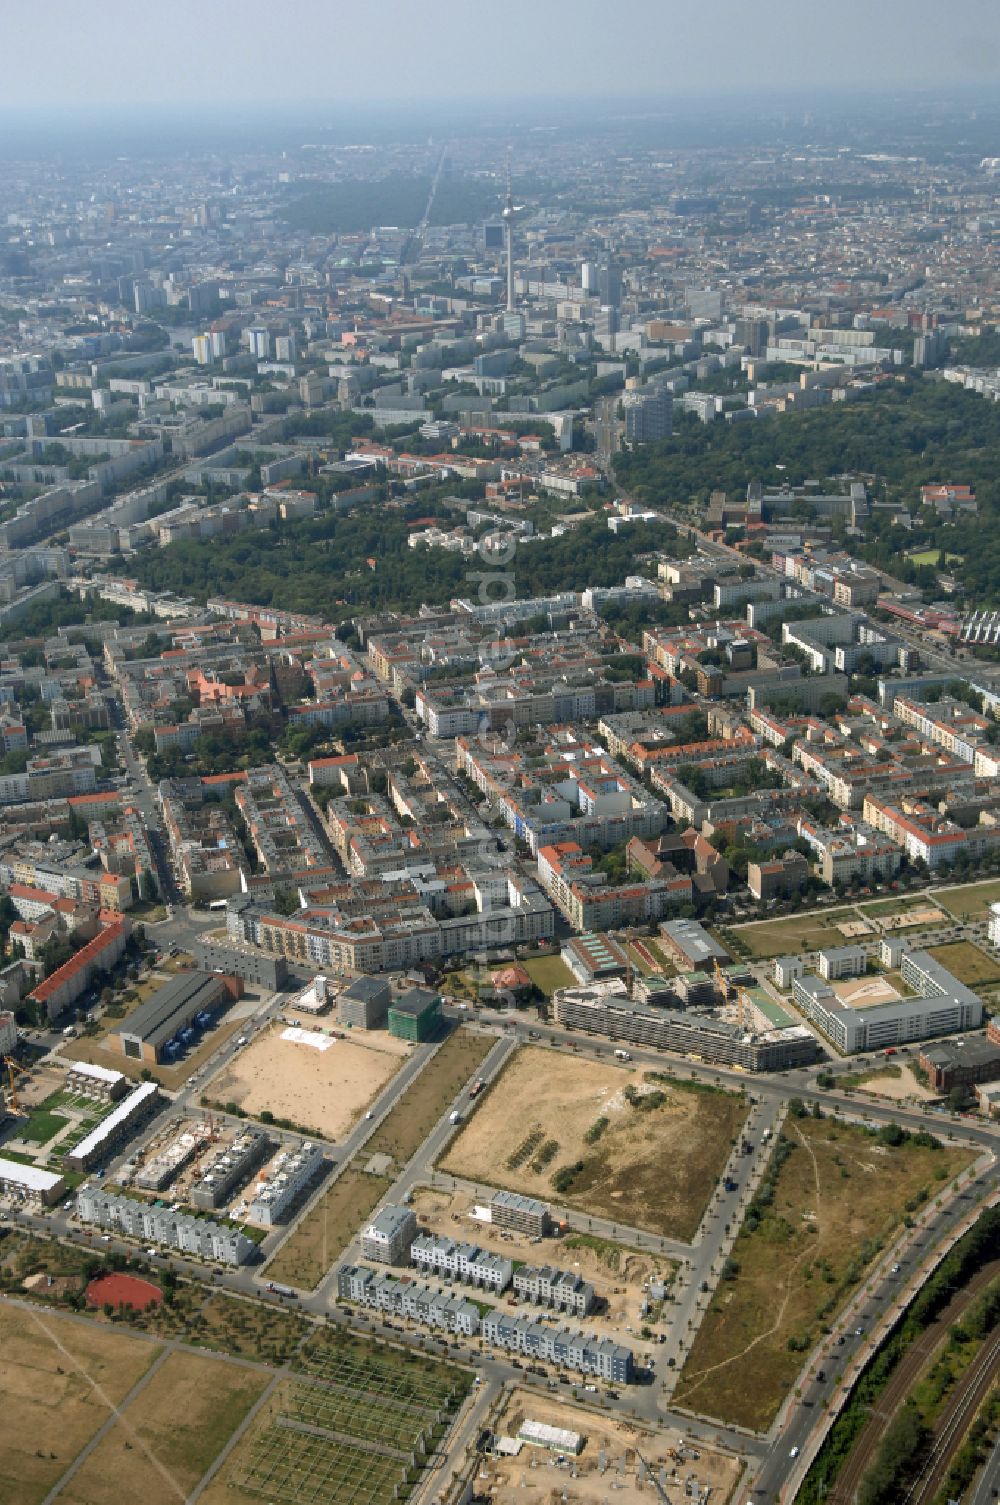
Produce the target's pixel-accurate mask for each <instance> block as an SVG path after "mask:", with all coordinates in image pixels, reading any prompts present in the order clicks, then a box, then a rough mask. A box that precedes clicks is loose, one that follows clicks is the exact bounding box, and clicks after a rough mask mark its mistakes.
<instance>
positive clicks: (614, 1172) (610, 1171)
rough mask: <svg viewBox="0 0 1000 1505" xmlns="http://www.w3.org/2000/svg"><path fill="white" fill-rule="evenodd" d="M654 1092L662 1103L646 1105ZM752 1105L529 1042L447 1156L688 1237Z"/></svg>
mask: <svg viewBox="0 0 1000 1505" xmlns="http://www.w3.org/2000/svg"><path fill="white" fill-rule="evenodd" d="M651 1092H656V1093H657V1094H658V1098H653V1099H652V1102H653V1103H654V1104H656V1106H649V1107H646V1106H643V1102H644V1099H645V1098H646V1097H647V1096H648V1094H649V1093H651ZM633 1094H634V1101H630V1096H632V1095H633ZM745 1116H746V1107H745V1105H744V1102H743V1100H742V1098H741V1097H738V1096H736V1095H734V1094H732V1093H725V1092H713V1091H706V1092H699V1091H693V1090H688V1089H687V1088H685V1087H682V1086H680V1085H677V1084H668V1083H659V1082H657V1083H646V1082H645V1081H644V1079H643V1073H642V1071H641V1070H639V1069H631V1070H630V1069H625V1068H621V1067H617V1066H611V1065H603V1064H602V1063H601V1062H599V1061H589V1060H580V1059H576V1058H575V1057H572V1056H564V1055H562V1054H559V1055H556V1054H555V1053H554V1052H552V1051H549V1050H544V1049H539V1048H532V1047H528V1048H527V1049H525V1050H521V1051H519V1052H518V1054H517V1055H516V1056H515V1057H514V1058H513V1060H512V1061H511V1063H510V1065H509V1066H508V1067H507V1069H506V1070H505V1071H504V1073H503V1074H502V1076H501V1077H500V1078H499V1080H498V1081H497V1082H496V1084H495V1085H494V1087H493V1088H492V1090H491V1091H490V1094H489V1096H488V1097H487V1098H486V1100H485V1102H484V1103H483V1104H482V1106H481V1107H480V1108H479V1109H478V1110H477V1111H476V1113H475V1114H474V1116H473V1117H472V1118H471V1119H470V1120H469V1122H468V1123H467V1124H466V1126H465V1127H464V1128H463V1129H462V1131H461V1133H460V1134H459V1135H458V1137H457V1139H455V1140H454V1141H453V1143H452V1145H451V1147H450V1148H449V1150H448V1152H447V1154H446V1155H445V1157H444V1159H443V1161H442V1162H441V1165H442V1169H444V1170H446V1171H451V1172H453V1173H454V1174H455V1175H456V1176H465V1177H468V1178H469V1179H470V1180H474V1181H484V1182H488V1183H489V1184H490V1185H493V1186H503V1187H509V1188H510V1189H512V1190H514V1191H521V1192H527V1193H528V1194H530V1195H531V1196H537V1197H543V1198H546V1199H552V1198H555V1200H556V1201H557V1202H559V1203H560V1204H565V1205H567V1206H570V1207H575V1208H579V1209H580V1211H581V1212H584V1213H590V1214H592V1215H593V1216H595V1217H604V1218H610V1219H612V1220H613V1221H614V1222H618V1223H622V1224H624V1225H625V1226H626V1227H636V1228H645V1229H647V1230H649V1231H650V1232H652V1233H659V1234H663V1235H665V1236H667V1237H672V1238H679V1239H690V1238H691V1237H692V1236H693V1234H694V1233H695V1230H696V1229H697V1227H698V1224H699V1222H700V1221H701V1215H702V1213H703V1211H704V1209H705V1204H706V1203H707V1202H708V1199H709V1196H710V1194H711V1191H712V1188H713V1186H714V1185H715V1182H716V1180H717V1179H718V1176H719V1174H720V1172H721V1170H722V1168H723V1165H724V1164H725V1160H726V1157H727V1156H728V1154H729V1149H730V1144H731V1141H732V1139H733V1138H734V1136H735V1135H736V1134H737V1132H738V1130H739V1128H740V1126H741V1124H742V1123H743V1121H744V1118H745ZM599 1125H600V1127H598V1126H599ZM560 1172H572V1174H569V1175H568V1176H560Z"/></svg>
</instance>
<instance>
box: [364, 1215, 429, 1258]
mask: <svg viewBox="0 0 1000 1505" xmlns="http://www.w3.org/2000/svg"><path fill="white" fill-rule="evenodd" d="M416 1236H417V1217H416V1213H415V1212H414V1211H413V1209H412V1208H411V1207H397V1206H394V1205H393V1204H392V1203H389V1204H388V1205H387V1206H385V1207H383V1208H382V1209H381V1210H380V1211H379V1212H378V1213H376V1215H375V1217H374V1218H373V1219H372V1221H371V1222H370V1223H369V1224H368V1225H367V1227H366V1228H364V1229H362V1232H361V1252H362V1254H363V1255H364V1257H365V1259H374V1260H378V1262H379V1264H381V1265H405V1264H409V1262H410V1250H411V1247H412V1245H413V1241H414V1239H415V1238H416Z"/></svg>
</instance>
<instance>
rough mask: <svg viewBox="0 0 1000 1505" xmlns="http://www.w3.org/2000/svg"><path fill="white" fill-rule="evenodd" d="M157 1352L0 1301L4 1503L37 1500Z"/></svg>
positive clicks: (26, 1504) (0, 1495)
mask: <svg viewBox="0 0 1000 1505" xmlns="http://www.w3.org/2000/svg"><path fill="white" fill-rule="evenodd" d="M159 1352H160V1349H159V1346H158V1345H157V1344H155V1343H149V1342H147V1341H146V1340H145V1339H142V1338H133V1337H127V1336H126V1335H125V1334H123V1333H120V1332H115V1331H112V1330H110V1329H109V1328H106V1327H99V1326H98V1325H97V1324H96V1323H81V1322H78V1321H75V1320H73V1319H70V1318H67V1317H60V1316H57V1315H56V1314H55V1313H54V1312H37V1313H36V1312H28V1311H22V1310H21V1309H20V1308H18V1307H14V1306H10V1305H9V1304H8V1303H0V1416H2V1417H3V1421H2V1423H0V1434H2V1436H3V1446H2V1447H0V1500H3V1501H4V1505H34V1502H35V1501H39V1500H43V1499H44V1498H45V1496H46V1494H47V1493H48V1491H49V1490H50V1489H51V1487H52V1485H53V1484H54V1483H55V1481H56V1480H57V1479H58V1478H59V1477H60V1475H62V1474H63V1473H65V1471H66V1469H67V1468H68V1467H69V1465H70V1464H71V1463H72V1461H73V1459H74V1458H75V1457H76V1455H77V1454H78V1453H79V1452H80V1450H81V1448H83V1447H84V1446H85V1445H86V1444H87V1443H88V1442H89V1441H90V1439H91V1437H93V1435H94V1433H95V1432H96V1431H97V1430H98V1429H99V1428H100V1427H102V1426H103V1425H104V1423H105V1422H106V1421H107V1420H108V1418H109V1416H110V1415H111V1408H112V1406H116V1405H118V1404H119V1403H120V1402H121V1400H122V1399H123V1397H124V1396H125V1395H127V1394H128V1392H129V1390H131V1388H132V1386H133V1385H134V1384H135V1383H136V1381H137V1380H138V1379H139V1378H140V1377H141V1376H142V1375H143V1374H144V1373H145V1372H146V1370H147V1369H148V1368H149V1366H150V1364H152V1362H153V1360H154V1359H155V1358H156V1356H157V1354H158V1353H159ZM175 1498H176V1497H175Z"/></svg>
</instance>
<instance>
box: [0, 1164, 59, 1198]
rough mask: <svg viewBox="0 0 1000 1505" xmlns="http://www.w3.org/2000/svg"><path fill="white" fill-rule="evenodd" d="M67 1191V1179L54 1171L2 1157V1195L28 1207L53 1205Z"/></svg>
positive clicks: (0, 1175) (0, 1183)
mask: <svg viewBox="0 0 1000 1505" xmlns="http://www.w3.org/2000/svg"><path fill="white" fill-rule="evenodd" d="M65 1191H66V1182H65V1180H64V1179H63V1177H62V1176H58V1175H56V1173H55V1172H54V1171H46V1170H43V1169H42V1168H41V1167H40V1166H37V1165H22V1164H21V1163H20V1161H18V1160H6V1159H3V1158H2V1157H0V1196H3V1197H10V1199H11V1200H12V1201H14V1202H20V1203H22V1204H24V1205H26V1206H28V1207H51V1206H52V1205H53V1203H54V1202H58V1201H59V1198H60V1197H61V1196H63V1194H64V1193H65Z"/></svg>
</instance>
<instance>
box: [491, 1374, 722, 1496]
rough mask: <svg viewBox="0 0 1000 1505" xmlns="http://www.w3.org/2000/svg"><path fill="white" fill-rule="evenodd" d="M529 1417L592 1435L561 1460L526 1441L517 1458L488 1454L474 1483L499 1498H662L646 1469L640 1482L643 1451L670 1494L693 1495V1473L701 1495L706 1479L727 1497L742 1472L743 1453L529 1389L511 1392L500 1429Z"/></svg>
mask: <svg viewBox="0 0 1000 1505" xmlns="http://www.w3.org/2000/svg"><path fill="white" fill-rule="evenodd" d="M526 1420H530V1421H541V1422H545V1423H546V1424H547V1425H548V1426H553V1427H564V1428H566V1429H568V1430H569V1431H572V1432H579V1433H580V1434H581V1436H583V1437H585V1438H586V1442H585V1444H584V1447H583V1451H582V1452H581V1453H580V1455H579V1457H577V1458H573V1459H568V1460H567V1463H565V1464H557V1463H556V1457H557V1454H556V1453H554V1452H549V1451H548V1450H547V1449H545V1448H539V1447H528V1446H525V1447H523V1448H522V1449H521V1452H520V1454H519V1455H518V1456H517V1457H516V1458H488V1459H485V1460H484V1461H483V1464H482V1467H481V1470H480V1473H479V1477H478V1479H477V1481H476V1489H477V1491H478V1492H479V1493H481V1494H489V1496H490V1497H491V1498H492V1499H493V1501H494V1502H495V1505H549V1502H550V1501H552V1500H562V1499H565V1500H568V1501H573V1502H574V1505H576V1502H579V1505H602V1502H603V1501H605V1500H610V1499H613V1500H614V1501H615V1505H648V1502H649V1501H650V1500H651V1499H655V1498H656V1490H655V1489H654V1487H653V1484H652V1482H651V1481H650V1478H649V1476H648V1475H647V1478H646V1481H645V1482H644V1483H642V1482H640V1479H639V1472H640V1463H639V1456H638V1455H639V1454H640V1453H641V1454H642V1457H643V1460H644V1461H645V1463H646V1465H647V1466H648V1468H649V1471H650V1474H652V1475H653V1477H654V1478H656V1479H657V1481H661V1480H662V1485H663V1487H664V1488H665V1489H666V1492H667V1494H668V1495H669V1498H670V1499H671V1500H675V1499H684V1498H690V1497H691V1496H690V1495H686V1494H685V1485H686V1484H687V1482H688V1481H689V1480H690V1481H691V1482H692V1485H695V1484H697V1486H698V1487H697V1488H695V1491H694V1498H695V1499H699V1498H701V1489H703V1488H704V1487H705V1486H706V1485H708V1486H709V1488H710V1489H711V1495H710V1497H709V1498H710V1499H712V1500H728V1499H730V1498H731V1497H732V1491H733V1490H734V1489H735V1486H736V1483H737V1480H738V1478H739V1476H740V1473H741V1472H742V1463H741V1462H740V1460H738V1459H736V1458H733V1457H732V1456H730V1455H729V1454H727V1453H721V1452H716V1451H715V1450H713V1449H710V1448H707V1447H705V1446H704V1445H703V1444H702V1443H701V1442H697V1443H695V1442H692V1441H690V1440H689V1439H686V1438H685V1437H684V1436H683V1434H682V1433H680V1432H677V1431H674V1430H672V1429H667V1428H664V1429H663V1430H661V1431H657V1432H656V1433H651V1432H647V1431H645V1430H643V1429H641V1428H640V1429H636V1428H635V1427H634V1426H632V1424H631V1423H629V1422H624V1421H617V1420H613V1419H612V1418H611V1417H610V1416H601V1415H597V1414H595V1413H594V1412H591V1411H587V1410H584V1409H583V1408H582V1407H580V1406H574V1405H572V1404H568V1405H566V1404H561V1403H560V1401H559V1400H557V1399H556V1398H555V1397H553V1398H552V1399H549V1398H548V1397H542V1396H540V1395H536V1394H528V1393H527V1392H525V1391H523V1390H515V1391H514V1393H513V1395H512V1396H511V1398H510V1401H509V1403H508V1406H507V1409H506V1411H505V1412H504V1414H503V1417H502V1419H501V1421H500V1423H499V1425H498V1427H497V1435H498V1436H501V1437H516V1436H517V1433H518V1430H519V1428H520V1426H521V1423H522V1422H523V1421H526ZM602 1455H603V1468H602ZM661 1469H662V1470H663V1473H662V1475H661V1472H660V1471H661Z"/></svg>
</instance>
